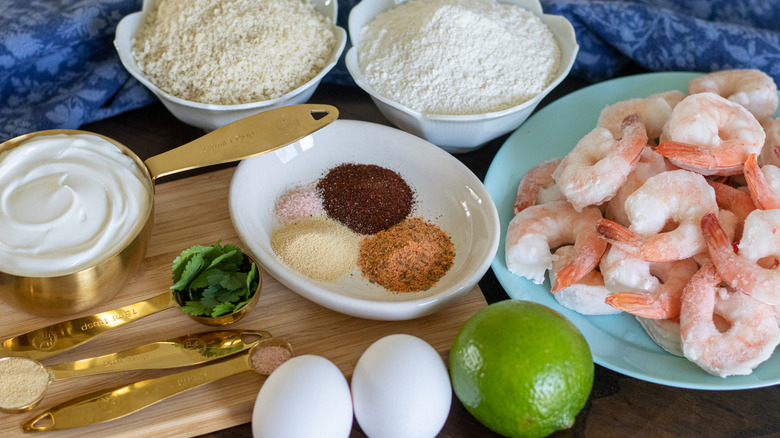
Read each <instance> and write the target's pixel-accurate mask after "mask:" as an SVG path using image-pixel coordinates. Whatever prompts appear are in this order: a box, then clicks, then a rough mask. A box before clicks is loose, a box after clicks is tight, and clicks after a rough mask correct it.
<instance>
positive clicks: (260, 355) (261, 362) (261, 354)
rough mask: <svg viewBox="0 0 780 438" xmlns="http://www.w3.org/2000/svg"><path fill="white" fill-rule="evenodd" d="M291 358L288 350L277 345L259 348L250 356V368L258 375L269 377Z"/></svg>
mask: <svg viewBox="0 0 780 438" xmlns="http://www.w3.org/2000/svg"><path fill="white" fill-rule="evenodd" d="M291 357H292V353H290V350H288V349H286V348H284V347H282V346H279V345H271V346H268V347H263V348H259V349H258V350H257V351H255V352H254V354H252V368H254V369H255V371H257V372H258V373H260V374H265V375H270V374H271V373H272V372H273V371H274V370H275V369H277V368H279V366H280V365H281V364H283V363H285V362H287V361H288V360H289V359H290V358H291Z"/></svg>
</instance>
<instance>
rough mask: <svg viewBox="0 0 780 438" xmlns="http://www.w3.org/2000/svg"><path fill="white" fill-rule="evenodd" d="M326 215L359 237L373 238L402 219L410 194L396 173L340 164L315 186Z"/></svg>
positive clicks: (411, 201)
mask: <svg viewBox="0 0 780 438" xmlns="http://www.w3.org/2000/svg"><path fill="white" fill-rule="evenodd" d="M317 190H318V191H319V192H320V193H321V195H322V205H323V207H324V208H325V212H326V213H327V215H328V216H329V217H331V218H333V219H335V220H337V221H339V222H341V223H342V224H344V225H345V226H346V227H347V228H349V229H351V230H352V231H354V232H356V233H359V234H374V233H377V232H379V231H382V230H386V229H388V228H390V227H392V226H393V225H395V224H397V223H399V222H401V221H402V220H404V219H406V218H407V216H409V214H410V213H411V211H412V207H413V205H414V192H413V191H412V189H411V187H409V185H408V184H407V183H406V181H405V180H404V179H403V178H402V177H401V175H400V174H398V172H395V171H393V170H390V169H387V168H384V167H381V166H377V165H375V164H354V163H344V164H340V165H338V166H335V167H333V168H331V169H330V170H329V171H328V172H327V174H326V175H325V176H324V177H323V178H321V179H320V181H319V182H318V183H317Z"/></svg>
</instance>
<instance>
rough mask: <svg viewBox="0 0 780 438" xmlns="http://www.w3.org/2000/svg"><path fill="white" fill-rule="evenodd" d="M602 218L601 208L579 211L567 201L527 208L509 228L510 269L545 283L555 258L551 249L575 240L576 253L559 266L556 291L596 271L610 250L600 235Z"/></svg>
mask: <svg viewBox="0 0 780 438" xmlns="http://www.w3.org/2000/svg"><path fill="white" fill-rule="evenodd" d="M599 219H601V211H600V210H599V209H598V208H596V207H588V208H585V209H583V210H582V211H579V212H578V211H575V210H574V207H572V206H571V204H569V203H568V202H566V201H557V202H550V203H547V204H540V205H535V206H532V207H528V208H526V209H525V210H523V211H521V212H520V213H517V214H516V215H515V216H514V217H513V218H512V220H511V221H509V225H508V227H507V230H506V234H507V235H506V241H505V242H506V246H505V251H506V252H505V256H506V266H507V268H508V269H509V271H510V272H512V273H514V274H516V275H519V276H521V277H525V278H528V279H530V280H533V282H534V283H536V284H541V283H542V282H543V281H544V274H545V272H546V271H547V270H548V269H550V268H552V262H553V260H554V258H555V257H554V255H553V254H552V253H551V250H552V249H554V248H558V247H560V246H563V245H570V244H572V243H573V244H574V247H575V253H576V254H575V255H574V256H572V259H571V260H570V261H569V262H568V263H566V264H565V265H564V266H562V267H561V268H560V269H559V271H558V278H557V279H556V281H555V283H554V284H553V291H557V290H561V289H563V288H565V287H566V286H569V285H570V284H572V283H574V282H575V281H577V280H579V279H580V278H582V277H583V276H584V275H586V274H587V273H588V272H590V271H591V270H593V268H595V267H596V265H598V263H599V259H600V258H601V255H602V254H603V253H604V251H605V250H606V247H607V244H606V242H604V241H603V240H601V239H600V238H599V236H598V234H596V222H597V221H598V220H599Z"/></svg>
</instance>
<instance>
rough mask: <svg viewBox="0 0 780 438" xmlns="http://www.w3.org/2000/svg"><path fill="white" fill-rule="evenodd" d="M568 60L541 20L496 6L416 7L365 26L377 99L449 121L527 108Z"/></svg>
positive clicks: (366, 65)
mask: <svg viewBox="0 0 780 438" xmlns="http://www.w3.org/2000/svg"><path fill="white" fill-rule="evenodd" d="M560 57H561V54H560V48H559V47H558V43H557V42H556V40H555V37H554V36H553V34H552V32H551V31H550V29H549V28H547V26H546V25H545V24H544V23H543V22H542V21H541V19H539V17H537V16H536V15H534V14H533V13H532V12H530V11H528V10H525V9H523V8H521V7H519V6H516V5H509V4H501V3H497V2H496V1H494V0H408V1H406V2H404V3H401V4H400V5H398V6H396V7H394V8H393V9H390V10H387V11H385V12H382V13H380V14H378V15H377V16H376V17H375V18H374V19H373V20H372V21H370V22H369V23H367V24H366V25H365V26H363V28H362V29H361V34H360V44H359V47H358V63H359V65H360V69H361V71H362V73H363V75H364V76H365V78H366V80H367V81H368V83H369V84H371V87H373V88H374V89H375V90H376V91H377V93H379V94H381V95H383V96H386V97H388V98H390V99H392V100H394V101H396V102H399V103H401V104H403V105H406V106H408V107H410V108H412V109H415V110H418V111H421V112H424V113H427V114H442V115H466V114H481V113H487V112H495V111H501V110H504V109H508V108H512V107H514V106H517V105H520V104H522V103H524V102H526V101H528V100H530V99H532V98H533V97H534V96H536V95H538V94H539V93H540V92H542V91H543V90H544V89H545V88H546V87H547V86H548V85H549V84H550V83H551V82H552V81H553V79H554V78H555V75H556V73H557V71H558V66H559V64H560Z"/></svg>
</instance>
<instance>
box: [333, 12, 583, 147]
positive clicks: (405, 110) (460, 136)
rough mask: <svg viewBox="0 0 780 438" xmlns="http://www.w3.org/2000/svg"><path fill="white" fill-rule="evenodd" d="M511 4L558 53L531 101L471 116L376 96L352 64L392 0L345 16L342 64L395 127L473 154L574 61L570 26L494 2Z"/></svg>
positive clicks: (527, 111) (521, 117)
mask: <svg viewBox="0 0 780 438" xmlns="http://www.w3.org/2000/svg"><path fill="white" fill-rule="evenodd" d="M498 1H499V3H507V4H514V5H517V6H520V7H522V8H524V9H527V10H529V11H531V12H533V13H534V14H536V15H537V16H539V17H540V19H541V20H542V22H544V23H545V24H546V25H547V27H549V28H550V30H551V31H552V33H553V35H554V36H555V38H556V40H557V42H558V45H559V47H560V49H561V61H560V65H559V67H558V73H557V75H556V76H555V79H554V80H553V81H552V83H550V85H548V86H547V88H545V89H544V90H543V91H542V92H541V93H539V94H538V95H537V96H536V97H534V98H533V99H531V100H529V101H526V102H524V103H522V104H520V105H517V106H515V107H512V108H508V109H505V110H502V111H496V112H491V113H484V114H473V115H436V114H425V113H421V112H419V111H416V110H414V109H412V108H409V107H407V106H405V105H402V104H400V103H398V102H395V101H393V100H391V99H389V98H387V97H385V96H382V95H380V94H378V93H377V92H376V91H375V90H374V89H373V88H372V87H371V85H370V84H369V83H368V81H367V80H366V79H365V77H364V76H363V74H362V72H361V69H360V66H359V64H358V53H357V52H358V49H357V48H358V46H359V45H360V30H361V29H362V28H363V26H364V25H365V24H366V23H368V22H370V21H371V20H373V19H374V17H375V16H376V15H377V14H379V13H380V12H384V11H386V10H388V9H392V8H393V7H395V6H397V5H398V4H399V3H401V1H398V0H362V1H361V2H360V3H358V4H357V5H356V6H355V7H354V8H352V10H351V11H350V14H349V25H348V27H349V37H350V40H351V41H352V44H353V46H352V47H351V48H350V49H349V50H348V51H347V55H346V65H347V69H348V70H349V73H350V75H351V76H352V78H353V79H354V80H355V83H357V85H358V86H359V87H360V88H362V89H363V90H364V91H365V92H367V93H368V94H369V95H370V96H371V99H372V100H373V101H374V103H375V104H376V106H377V108H379V111H380V112H381V113H382V114H383V115H384V116H385V117H386V118H387V119H388V120H389V121H390V122H391V123H393V124H394V125H395V126H397V127H399V128H401V129H403V130H404V131H408V132H410V133H412V134H415V135H417V136H419V137H422V138H424V139H426V140H428V141H430V142H431V143H433V144H435V145H437V146H439V147H441V148H442V149H444V150H446V151H448V152H450V153H463V152H469V151H472V150H475V149H477V148H479V147H481V146H483V145H484V144H485V143H487V142H489V141H490V140H493V139H495V138H497V137H500V136H501V135H504V134H506V133H508V132H511V131H513V130H515V129H517V127H518V126H520V125H521V124H522V123H523V122H524V121H525V120H526V119H527V118H528V116H530V115H531V112H533V110H534V109H535V108H536V106H537V105H538V104H539V102H540V101H541V100H542V99H543V98H544V97H545V96H546V95H547V94H548V93H549V92H550V91H552V89H553V88H555V87H556V86H557V85H558V84H559V83H560V82H561V81H562V80H563V79H564V78H565V77H566V76H567V75H568V74H569V71H570V70H571V67H572V65H574V60H575V58H576V57H577V52H578V51H579V46H578V45H577V40H576V36H575V33H574V28H573V27H572V25H571V23H569V21H568V20H566V19H565V18H564V17H560V16H557V15H550V14H544V13H542V7H541V5H540V4H539V1H538V0H498Z"/></svg>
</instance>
